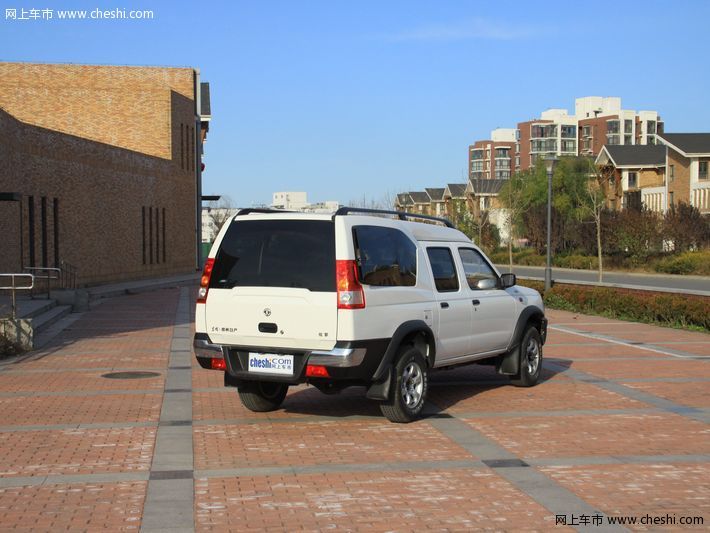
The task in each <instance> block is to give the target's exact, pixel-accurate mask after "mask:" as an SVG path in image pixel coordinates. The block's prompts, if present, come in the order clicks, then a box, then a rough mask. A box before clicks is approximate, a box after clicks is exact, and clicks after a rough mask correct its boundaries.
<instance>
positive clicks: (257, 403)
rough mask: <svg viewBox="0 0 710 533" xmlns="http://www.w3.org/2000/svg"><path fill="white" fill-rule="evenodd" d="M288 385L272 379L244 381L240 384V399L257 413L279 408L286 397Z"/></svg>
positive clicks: (245, 405)
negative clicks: (271, 380)
mask: <svg viewBox="0 0 710 533" xmlns="http://www.w3.org/2000/svg"><path fill="white" fill-rule="evenodd" d="M287 392H288V385H287V384H285V383H274V382H270V381H243V382H242V383H241V384H240V385H239V399H240V400H241V401H242V403H243V404H244V407H246V408H247V409H249V410H250V411H254V412H256V413H266V412H268V411H274V410H276V409H278V408H279V406H280V405H281V404H282V403H283V401H284V398H286V393H287Z"/></svg>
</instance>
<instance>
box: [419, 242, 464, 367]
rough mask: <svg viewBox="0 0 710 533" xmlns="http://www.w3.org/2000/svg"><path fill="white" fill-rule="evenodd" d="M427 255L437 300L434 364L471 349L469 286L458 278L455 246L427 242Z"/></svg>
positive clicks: (439, 364) (438, 364)
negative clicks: (430, 244) (465, 285)
mask: <svg viewBox="0 0 710 533" xmlns="http://www.w3.org/2000/svg"><path fill="white" fill-rule="evenodd" d="M426 251H427V258H428V260H429V267H430V268H431V273H432V277H433V279H434V294H435V298H436V301H437V304H438V310H437V311H438V313H436V315H438V319H437V320H436V324H435V327H436V336H437V340H438V345H437V351H436V365H437V366H441V364H442V363H445V362H446V361H449V360H451V359H455V358H456V357H460V356H462V355H468V354H470V353H471V321H472V315H473V306H472V305H471V299H470V297H469V294H468V289H466V287H464V286H463V284H462V283H461V282H460V280H459V275H458V270H457V268H456V263H455V261H454V253H455V249H452V248H450V247H449V246H445V245H438V244H437V245H433V246H427V248H426Z"/></svg>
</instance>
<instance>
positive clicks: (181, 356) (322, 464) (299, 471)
mask: <svg viewBox="0 0 710 533" xmlns="http://www.w3.org/2000/svg"><path fill="white" fill-rule="evenodd" d="M173 281H174V280H173ZM195 293H196V290H195V287H191V288H188V287H182V288H179V289H177V288H171V289H164V290H159V291H156V292H152V293H146V294H139V295H136V296H119V297H116V298H111V299H106V300H104V301H103V303H102V304H101V305H99V306H97V307H95V308H92V309H90V310H89V311H88V312H86V313H84V314H82V315H81V316H80V317H79V319H78V320H76V322H75V323H74V324H73V325H72V326H71V328H69V329H67V330H65V331H64V332H62V333H61V334H60V335H59V336H58V337H56V338H55V339H54V340H53V341H52V342H51V343H50V344H49V345H47V346H46V347H45V348H43V349H42V350H39V351H38V352H36V354H34V355H33V357H31V358H30V359H27V360H25V361H22V362H19V363H18V364H15V365H11V366H8V367H5V368H3V369H0V448H1V449H2V450H3V451H4V453H3V454H1V455H0V524H2V528H0V529H12V528H20V527H21V528H29V529H35V530H41V531H51V530H60V529H63V530H67V529H68V530H106V529H108V530H119V529H133V530H135V531H138V530H139V529H140V530H142V531H145V532H157V531H168V530H170V531H214V530H224V531H227V530H239V531H246V530H254V531H263V530H269V531H293V530H297V529H304V530H324V529H332V528H340V529H344V530H351V531H352V530H363V531H373V530H377V531H385V530H394V529H398V530H421V529H426V528H431V529H436V530H459V531H471V530H477V529H496V530H508V531H514V530H520V529H537V530H555V531H557V529H558V528H559V530H560V531H565V530H566V529H565V528H563V527H560V526H556V525H555V524H556V523H558V521H559V520H561V519H563V520H565V521H566V523H567V524H568V525H569V524H572V523H574V520H579V519H580V517H581V516H587V517H590V516H598V517H599V520H602V519H603V520H606V519H607V518H616V517H643V516H645V515H647V514H648V515H651V516H665V515H666V514H667V513H670V514H671V515H677V516H678V517H681V516H682V517H700V518H703V519H704V524H705V525H707V524H708V523H710V440H709V439H708V431H709V430H708V423H709V422H710V335H706V334H703V333H697V332H688V331H681V330H674V329H668V328H661V327H657V326H650V325H647V324H636V323H629V322H623V321H619V320H611V319H607V318H601V317H592V316H585V315H580V314H576V313H568V312H564V311H555V310H550V311H549V312H548V316H549V318H550V330H549V334H548V341H547V344H546V345H545V360H544V363H543V365H544V366H543V368H544V380H543V381H542V382H541V383H540V384H539V385H538V386H536V387H533V388H529V389H526V388H516V387H512V386H510V385H509V384H508V381H507V380H506V379H502V378H501V376H498V375H496V374H495V372H494V371H492V369H491V368H490V367H481V366H477V365H470V366H465V367H460V368H455V369H452V370H441V371H436V372H432V373H431V375H430V396H429V402H428V403H427V406H426V407H425V410H426V413H427V415H428V417H427V418H424V419H423V420H421V421H418V422H415V423H413V424H406V425H405V424H391V423H389V422H387V421H386V420H385V419H383V417H382V416H381V414H380V412H379V409H378V407H377V404H376V403H375V402H371V401H368V400H366V399H365V398H364V394H365V392H364V389H362V388H352V389H348V390H346V391H345V392H344V393H343V394H340V395H333V396H325V395H323V394H321V393H320V392H319V391H317V390H316V389H314V388H313V387H308V386H305V385H302V386H298V387H292V388H291V390H290V391H289V395H288V397H287V398H286V401H285V402H284V405H283V407H282V408H281V409H279V410H277V411H275V412H273V413H252V412H251V411H247V410H246V409H244V407H243V406H242V405H241V403H240V401H239V399H238V397H237V393H236V391H235V390H234V389H231V388H225V387H223V381H222V380H223V378H222V374H221V372H218V371H215V370H204V369H202V368H200V367H199V366H198V365H197V363H196V361H195V359H194V356H193V355H192V353H191V350H190V348H191V341H192V335H193V333H194V309H195V305H194V301H195V295H196V294H195ZM115 372H120V373H121V374H119V375H118V376H116V375H113V376H107V374H111V373H115ZM109 377H111V378H113V379H109ZM116 378H120V379H116ZM604 524H605V525H608V524H607V523H606V522H604ZM676 527H678V524H677V523H676ZM695 527H696V529H701V528H702V527H703V526H695ZM592 529H593V530H594V531H597V530H598V531H603V530H606V529H605V528H603V527H599V528H598V529H597V528H596V527H595V528H592Z"/></svg>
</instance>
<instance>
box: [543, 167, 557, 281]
mask: <svg viewBox="0 0 710 533" xmlns="http://www.w3.org/2000/svg"><path fill="white" fill-rule="evenodd" d="M544 160H545V169H546V170H547V258H546V259H545V292H547V291H549V290H550V288H552V249H551V246H550V236H551V235H552V174H553V172H554V171H555V164H556V163H557V156H556V155H555V154H547V155H546V156H545V158H544Z"/></svg>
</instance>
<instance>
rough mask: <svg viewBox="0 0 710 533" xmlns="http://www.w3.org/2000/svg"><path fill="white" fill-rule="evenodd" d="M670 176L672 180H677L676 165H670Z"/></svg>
mask: <svg viewBox="0 0 710 533" xmlns="http://www.w3.org/2000/svg"><path fill="white" fill-rule="evenodd" d="M668 177H669V178H670V181H671V182H673V181H674V180H675V165H669V166H668Z"/></svg>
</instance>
